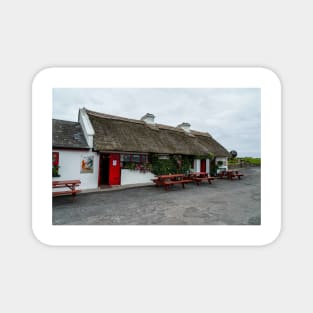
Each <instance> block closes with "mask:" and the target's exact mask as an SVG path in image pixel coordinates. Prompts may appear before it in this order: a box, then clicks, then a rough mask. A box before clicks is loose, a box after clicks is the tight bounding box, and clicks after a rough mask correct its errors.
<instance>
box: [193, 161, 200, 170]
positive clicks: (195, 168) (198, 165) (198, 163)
mask: <svg viewBox="0 0 313 313" xmlns="http://www.w3.org/2000/svg"><path fill="white" fill-rule="evenodd" d="M193 168H194V171H195V172H200V160H198V159H196V160H194V165H193Z"/></svg>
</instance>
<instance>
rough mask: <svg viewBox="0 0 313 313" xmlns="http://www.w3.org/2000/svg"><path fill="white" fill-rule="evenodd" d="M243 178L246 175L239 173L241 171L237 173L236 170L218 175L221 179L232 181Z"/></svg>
mask: <svg viewBox="0 0 313 313" xmlns="http://www.w3.org/2000/svg"><path fill="white" fill-rule="evenodd" d="M242 176H244V174H242V173H239V171H235V170H229V171H222V172H220V173H219V174H218V177H219V178H227V179H230V180H232V179H233V178H238V179H240V178H241V177H242Z"/></svg>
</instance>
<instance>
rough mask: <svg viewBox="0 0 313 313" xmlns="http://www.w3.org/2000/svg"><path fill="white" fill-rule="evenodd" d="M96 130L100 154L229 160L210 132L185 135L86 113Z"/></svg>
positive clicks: (178, 130)
mask: <svg viewBox="0 0 313 313" xmlns="http://www.w3.org/2000/svg"><path fill="white" fill-rule="evenodd" d="M86 112H87V114H88V116H89V119H90V122H91V124H92V126H93V128H94V130H95V136H94V149H95V150H97V151H125V152H148V153H149V152H150V153H161V154H184V155H206V154H207V153H209V152H212V153H214V154H215V156H219V157H224V156H225V157H229V153H228V151H227V150H226V149H225V148H224V147H223V146H222V145H221V144H220V143H218V142H217V141H216V140H215V139H214V138H212V136H211V135H210V134H208V133H204V132H198V131H191V132H190V133H186V132H185V131H184V130H183V129H181V128H179V127H172V126H167V125H161V124H146V123H145V122H143V121H141V120H133V119H127V118H123V117H119V116H112V115H107V114H102V113H98V112H93V111H89V110H86Z"/></svg>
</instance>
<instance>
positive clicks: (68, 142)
mask: <svg viewBox="0 0 313 313" xmlns="http://www.w3.org/2000/svg"><path fill="white" fill-rule="evenodd" d="M52 147H53V148H70V149H89V147H88V144H87V141H86V138H85V136H84V133H83V130H82V128H81V125H80V124H79V123H77V122H70V121H62V120H55V119H53V120H52Z"/></svg>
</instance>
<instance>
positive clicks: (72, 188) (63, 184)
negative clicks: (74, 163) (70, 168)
mask: <svg viewBox="0 0 313 313" xmlns="http://www.w3.org/2000/svg"><path fill="white" fill-rule="evenodd" d="M80 184H81V181H80V180H78V179H77V180H58V181H53V182H52V189H53V188H69V190H62V191H52V196H60V195H68V194H71V195H72V196H73V197H74V196H76V194H77V193H78V192H80V190H79V189H76V187H78V186H79V185H80Z"/></svg>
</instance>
